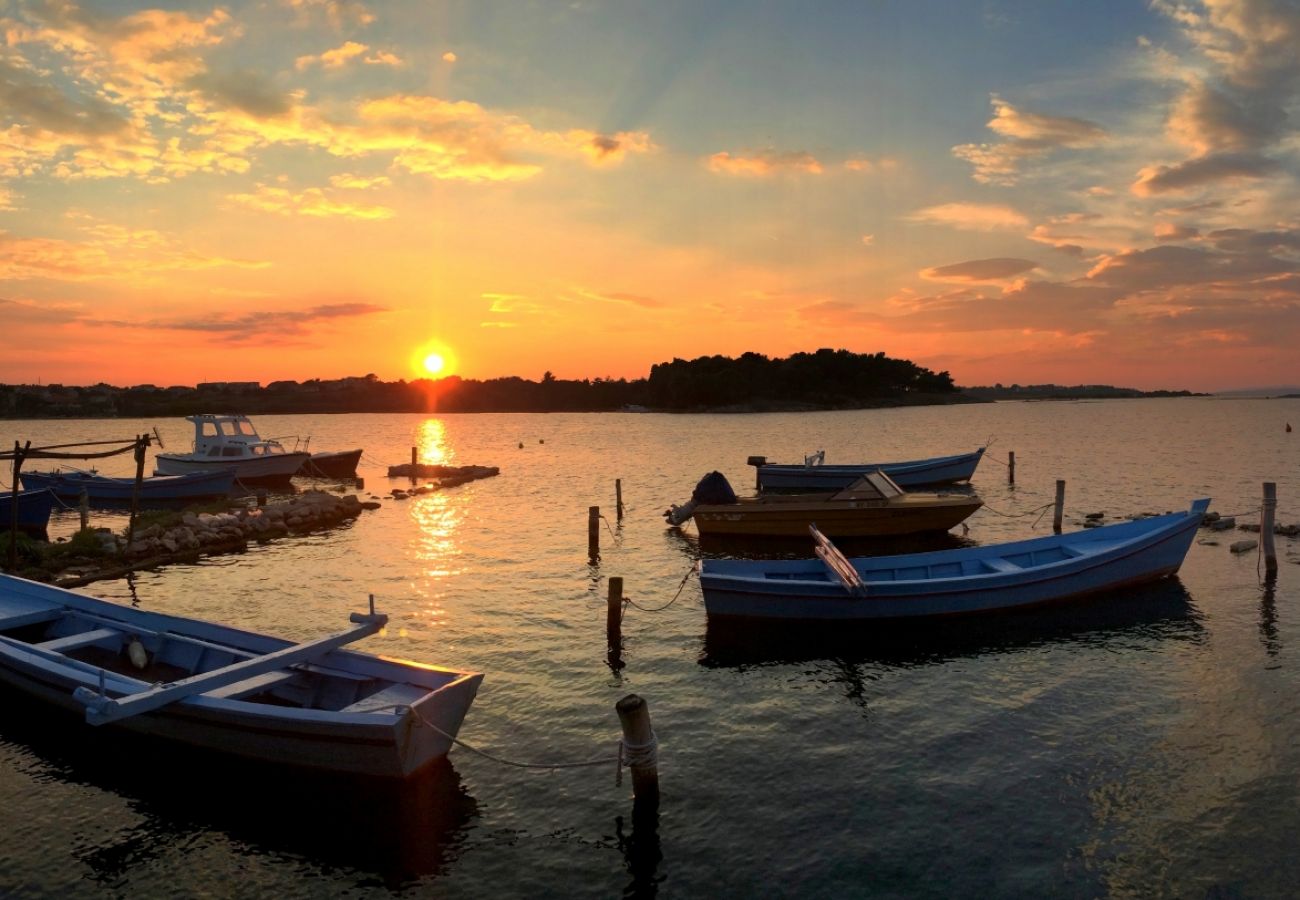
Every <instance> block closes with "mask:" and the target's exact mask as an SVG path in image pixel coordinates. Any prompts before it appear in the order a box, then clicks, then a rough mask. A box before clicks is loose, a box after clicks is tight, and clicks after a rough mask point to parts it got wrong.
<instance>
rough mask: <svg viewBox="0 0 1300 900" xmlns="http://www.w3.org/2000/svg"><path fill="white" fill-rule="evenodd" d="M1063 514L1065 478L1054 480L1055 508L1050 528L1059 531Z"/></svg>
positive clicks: (1058, 532)
mask: <svg viewBox="0 0 1300 900" xmlns="http://www.w3.org/2000/svg"><path fill="white" fill-rule="evenodd" d="M1063 515H1065V480H1064V479H1058V480H1057V482H1056V509H1055V510H1053V511H1052V530H1053V531H1055V532H1056V533H1057V534H1060V533H1061V517H1062V516H1063Z"/></svg>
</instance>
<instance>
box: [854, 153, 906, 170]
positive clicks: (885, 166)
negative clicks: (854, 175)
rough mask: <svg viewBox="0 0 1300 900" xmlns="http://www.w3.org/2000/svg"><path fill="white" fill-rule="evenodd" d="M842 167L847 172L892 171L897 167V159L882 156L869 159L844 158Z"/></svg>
mask: <svg viewBox="0 0 1300 900" xmlns="http://www.w3.org/2000/svg"><path fill="white" fill-rule="evenodd" d="M844 168H845V169H846V170H847V171H849V172H866V173H875V172H892V171H894V170H895V169H897V168H898V160H896V159H890V158H889V157H887V156H882V157H881V158H880V159H876V160H871V159H867V158H865V157H861V158H857V159H846V160H844Z"/></svg>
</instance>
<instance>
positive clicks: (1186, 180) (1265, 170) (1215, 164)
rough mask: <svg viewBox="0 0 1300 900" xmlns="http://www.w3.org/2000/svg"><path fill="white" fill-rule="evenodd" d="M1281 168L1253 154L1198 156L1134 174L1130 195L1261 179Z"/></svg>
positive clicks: (1265, 158) (1141, 195)
mask: <svg viewBox="0 0 1300 900" xmlns="http://www.w3.org/2000/svg"><path fill="white" fill-rule="evenodd" d="M1280 168H1281V167H1280V166H1279V165H1278V163H1276V162H1274V161H1273V160H1271V159H1268V158H1267V157H1264V156H1260V155H1259V154H1256V153H1222V154H1219V155H1216V156H1202V157H1199V158H1197V159H1189V160H1187V161H1186V162H1181V163H1176V164H1175V165H1172V166H1165V165H1155V166H1147V167H1145V168H1143V169H1142V170H1141V171H1140V172H1138V179H1137V181H1135V182H1133V187H1132V190H1133V193H1135V194H1137V195H1138V196H1139V197H1149V196H1152V195H1154V194H1167V193H1178V192H1182V191H1189V190H1193V189H1195V188H1200V187H1205V186H1206V185H1210V184H1216V183H1218V182H1223V181H1231V180H1240V179H1253V178H1264V177H1266V176H1268V175H1272V174H1273V173H1275V172H1277V171H1278V170H1279V169H1280Z"/></svg>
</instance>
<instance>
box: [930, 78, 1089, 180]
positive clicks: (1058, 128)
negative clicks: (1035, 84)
mask: <svg viewBox="0 0 1300 900" xmlns="http://www.w3.org/2000/svg"><path fill="white" fill-rule="evenodd" d="M992 103H993V118H992V119H990V120H989V122H988V127H989V129H990V130H991V131H994V132H996V133H997V134H999V135H1001V136H1003V137H1005V138H1007V140H1005V141H1002V142H1001V143H996V144H960V145H958V146H956V147H953V148H952V152H953V155H954V156H956V157H957V158H958V159H964V160H966V161H967V162H969V163H970V164H971V165H972V166H974V168H975V172H974V176H973V177H974V178H975V180H976V181H979V182H981V183H984V184H999V185H1012V184H1015V183H1016V182H1017V181H1018V180H1019V177H1020V168H1021V165H1022V164H1023V163H1024V162H1025V161H1026V160H1030V159H1033V158H1035V157H1040V156H1046V155H1047V154H1049V153H1052V152H1054V151H1056V150H1060V149H1064V148H1076V149H1077V148H1082V147H1091V146H1094V145H1096V144H1100V143H1102V142H1103V141H1105V140H1106V138H1107V134H1106V130H1105V129H1104V128H1102V127H1101V126H1100V125H1098V124H1096V123H1095V122H1090V121H1088V120H1087V119H1076V118H1070V117H1066V116H1048V115H1042V114H1039V113H1031V112H1027V111H1025V110H1021V109H1017V108H1016V107H1014V106H1012V105H1011V104H1010V103H1008V102H1006V101H1005V100H1002V99H1001V98H999V97H998V96H996V95H994V96H993V98H992Z"/></svg>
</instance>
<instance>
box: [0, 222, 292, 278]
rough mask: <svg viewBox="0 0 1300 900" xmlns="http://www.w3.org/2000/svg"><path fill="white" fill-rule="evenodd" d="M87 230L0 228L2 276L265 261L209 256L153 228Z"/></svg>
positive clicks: (93, 226) (136, 272)
mask: <svg viewBox="0 0 1300 900" xmlns="http://www.w3.org/2000/svg"><path fill="white" fill-rule="evenodd" d="M83 230H84V231H85V232H86V233H87V234H88V236H89V237H88V239H87V240H85V241H68V240H59V239H54V238H31V237H13V236H11V235H9V234H6V233H4V232H0V280H10V279H13V280H20V279H51V280H55V281H75V282H85V281H95V280H108V279H124V280H140V279H142V278H146V277H148V276H152V275H155V274H158V273H162V272H174V271H195V270H202V269H215V268H226V267H234V268H245V269H248V268H254V269H255V268H264V267H265V266H266V265H267V263H264V262H259V261H255V260H238V259H228V258H225V257H220V256H206V255H204V254H202V253H198V252H196V251H194V250H192V249H190V248H189V247H186V246H185V245H183V244H181V243H180V242H178V241H176V240H174V239H173V238H170V237H168V236H166V235H164V234H162V233H161V232H157V231H153V230H151V229H133V230H132V229H125V228H122V227H121V226H116V225H112V224H109V223H99V222H90V223H88V224H86V225H84V226H83Z"/></svg>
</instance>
